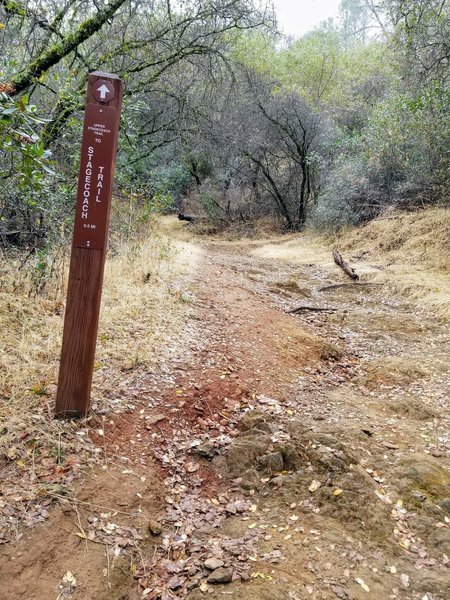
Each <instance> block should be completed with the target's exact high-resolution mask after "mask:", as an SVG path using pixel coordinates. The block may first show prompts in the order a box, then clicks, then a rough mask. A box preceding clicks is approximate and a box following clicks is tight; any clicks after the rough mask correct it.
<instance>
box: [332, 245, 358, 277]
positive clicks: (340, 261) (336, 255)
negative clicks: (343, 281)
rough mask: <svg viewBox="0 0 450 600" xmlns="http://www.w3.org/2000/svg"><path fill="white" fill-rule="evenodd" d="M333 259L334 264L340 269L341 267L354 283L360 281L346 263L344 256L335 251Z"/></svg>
mask: <svg viewBox="0 0 450 600" xmlns="http://www.w3.org/2000/svg"><path fill="white" fill-rule="evenodd" d="M333 258H334V262H335V263H336V264H337V265H338V267H341V269H342V270H343V271H344V273H346V274H347V275H348V276H349V277H350V278H351V279H353V280H354V281H357V280H358V279H359V275H357V274H356V273H355V271H354V270H353V269H352V268H351V267H350V265H348V264H347V263H346V262H345V260H344V259H343V258H342V256H341V255H340V253H339V252H338V251H337V250H336V249H334V250H333Z"/></svg>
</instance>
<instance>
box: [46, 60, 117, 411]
mask: <svg viewBox="0 0 450 600" xmlns="http://www.w3.org/2000/svg"><path fill="white" fill-rule="evenodd" d="M121 108H122V82H121V80H120V79H119V78H118V77H117V76H116V75H111V74H109V73H102V72H100V71H95V72H94V73H91V74H90V75H89V80H88V88H87V104H86V111H85V117H84V127H83V142H82V147H81V160H80V174H79V178H78V190H77V204H76V210H75V224H74V233H73V243H72V254H71V258H70V269H69V284H68V290H67V303H66V312H65V317H64V332H63V341H62V350H61V362H60V368H59V378H58V391H57V395H56V408H55V416H56V417H69V418H70V417H81V416H84V415H86V414H87V412H88V410H89V404H90V393H91V384H92V374H93V370H94V358H95V346H96V341H97V329H98V318H99V313H100V301H101V293H102V284H103V271H104V266H105V257H106V249H107V241H108V225H109V213H110V207H111V196H112V181H113V176H114V167H115V157H116V151H117V138H118V133H119V123H120V112H121Z"/></svg>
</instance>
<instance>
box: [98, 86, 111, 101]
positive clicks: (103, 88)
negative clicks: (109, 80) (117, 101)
mask: <svg viewBox="0 0 450 600" xmlns="http://www.w3.org/2000/svg"><path fill="white" fill-rule="evenodd" d="M97 92H100V100H104V99H105V98H106V94H110V93H111V92H110V91H109V90H108V88H107V87H106V85H105V84H103V85H101V86H100V87H99V88H97Z"/></svg>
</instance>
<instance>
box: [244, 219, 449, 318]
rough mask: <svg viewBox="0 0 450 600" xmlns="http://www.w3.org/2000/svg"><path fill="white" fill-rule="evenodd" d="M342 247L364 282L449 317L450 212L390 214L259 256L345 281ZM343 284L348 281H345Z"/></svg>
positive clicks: (287, 242) (295, 239)
mask: <svg viewBox="0 0 450 600" xmlns="http://www.w3.org/2000/svg"><path fill="white" fill-rule="evenodd" d="M335 246H337V247H339V249H340V250H341V251H342V253H343V254H344V256H345V258H346V259H347V260H349V262H350V263H351V264H352V266H354V268H355V270H356V271H357V273H359V274H360V275H361V276H362V277H363V279H364V280H365V281H371V282H375V283H382V284H387V285H388V286H389V289H390V291H391V293H392V294H394V295H398V296H401V297H403V298H405V299H407V300H409V301H411V302H414V303H416V304H417V305H418V306H423V307H426V308H431V309H433V310H434V311H435V312H436V313H437V314H438V315H441V316H443V317H447V316H449V315H450V274H449V271H450V263H449V259H448V256H449V249H450V209H444V208H433V209H427V210H423V211H418V212H415V213H400V212H394V211H392V212H389V213H387V214H386V215H384V216H383V217H380V218H379V219H377V220H375V221H372V222H370V223H368V224H367V225H366V226H364V227H358V228H356V227H355V228H349V229H347V230H344V231H342V232H340V233H339V234H337V235H335V236H330V235H320V234H317V233H313V232H309V231H306V232H304V233H301V234H298V235H295V236H289V238H288V239H283V238H280V239H279V240H277V241H276V243H274V242H273V241H272V243H268V244H264V245H263V246H260V247H259V248H257V249H256V250H254V254H255V255H257V256H262V257H267V258H278V259H281V260H288V261H292V262H297V263H299V264H309V263H311V264H316V265H320V266H321V267H323V268H324V269H327V270H328V271H330V272H331V273H332V272H335V273H336V279H339V278H341V277H342V278H344V279H345V276H344V275H342V274H341V273H340V271H339V270H338V268H337V267H336V266H335V265H334V263H333V258H332V256H331V250H332V248H333V247H335ZM344 279H343V280H344Z"/></svg>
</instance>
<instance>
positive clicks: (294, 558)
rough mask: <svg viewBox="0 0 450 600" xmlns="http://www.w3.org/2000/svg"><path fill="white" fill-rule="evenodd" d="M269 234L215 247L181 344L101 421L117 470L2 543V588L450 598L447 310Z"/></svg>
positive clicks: (37, 597)
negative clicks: (265, 244)
mask: <svg viewBox="0 0 450 600" xmlns="http://www.w3.org/2000/svg"><path fill="white" fill-rule="evenodd" d="M251 250H252V247H251V245H249V244H246V245H244V244H243V245H230V244H211V245H210V246H208V247H205V248H204V249H203V258H202V261H201V265H200V266H199V267H197V268H196V269H195V271H192V272H191V273H190V274H189V275H188V276H186V277H185V278H184V280H183V281H182V282H180V285H181V286H182V288H183V299H184V300H183V301H184V302H185V306H186V319H185V328H184V330H183V332H180V336H179V337H178V338H177V339H175V340H174V344H173V349H172V352H171V357H170V359H166V360H165V362H164V363H161V366H160V371H159V372H157V373H152V374H148V373H143V374H142V377H140V379H139V387H138V388H137V389H134V393H133V396H132V398H130V406H129V411H128V412H126V413H123V414H121V415H115V414H111V415H108V416H107V417H106V418H104V417H103V418H100V416H97V417H96V420H95V422H94V423H93V424H92V427H91V429H90V432H89V435H90V437H91V438H92V439H93V441H94V442H95V443H96V444H97V446H98V447H99V448H101V451H102V453H103V454H104V457H105V460H104V465H103V469H100V470H96V471H92V472H89V473H86V475H85V480H84V482H83V483H81V484H79V485H78V487H77V489H75V490H74V493H73V495H72V496H70V497H66V498H61V499H60V503H59V505H58V506H57V507H55V508H53V509H52V512H51V515H50V518H49V519H48V520H47V521H46V523H45V524H43V525H41V526H38V527H36V528H34V529H33V530H31V531H29V532H27V533H26V534H25V535H24V537H23V538H22V539H21V540H20V541H19V542H18V543H17V544H15V545H14V546H13V545H8V546H4V547H3V550H2V553H1V556H0V569H1V576H0V589H1V590H2V591H1V594H0V597H1V598H2V599H5V600H16V599H19V598H27V600H44V599H45V600H47V599H49V600H50V599H54V598H74V599H75V600H76V599H80V600H81V599H83V600H85V599H86V600H88V599H92V600H94V599H95V600H102V599H105V600H106V599H114V600H116V599H123V600H126V599H129V600H134V599H137V598H141V597H144V598H150V599H153V598H160V597H161V598H173V597H175V598H176V597H186V596H187V597H189V598H191V599H192V600H196V599H198V598H204V597H212V598H219V597H220V598H221V597H222V596H223V595H224V594H225V595H231V596H232V597H235V598H239V599H242V600H256V599H265V598H267V599H268V600H269V599H271V600H273V599H274V600H276V599H278V598H279V599H280V600H281V599H285V598H286V599H289V598H291V599H294V600H295V599H302V600H303V599H304V598H313V599H316V598H317V599H328V598H336V597H337V598H344V599H351V598H355V599H359V598H374V599H383V600H384V599H385V598H386V599H387V598H393V599H395V598H399V599H405V600H407V599H421V600H444V598H446V597H448V596H447V593H448V589H449V586H450V574H449V573H450V572H449V564H448V563H449V558H448V556H449V555H450V531H449V527H450V520H449V516H450V475H449V464H450V461H449V457H450V437H449V430H450V427H449V426H450V421H449V413H448V397H449V395H448V387H447V386H448V331H447V329H446V327H445V323H443V322H442V321H440V320H439V319H437V318H434V317H433V316H431V315H429V314H426V313H424V312H419V311H417V309H416V308H415V307H414V306H412V305H406V304H405V303H402V302H400V301H399V300H395V299H392V298H390V297H389V290H387V289H385V288H381V287H378V286H367V287H360V288H352V287H349V286H345V287H341V288H333V289H329V290H325V291H319V289H320V288H321V287H324V286H326V285H328V284H331V283H335V282H338V281H342V280H341V278H340V275H339V274H338V273H337V271H336V272H334V273H330V271H327V270H325V269H323V267H320V266H318V265H314V264H311V265H306V266H301V267H300V266H299V265H294V264H290V263H287V262H281V261H279V260H275V259H273V260H269V259H263V258H257V257H256V256H254V255H252V253H251ZM299 305H313V306H320V307H329V308H330V307H331V308H333V309H334V310H333V312H329V313H328V312H320V313H312V312H302V313H300V314H299V315H290V314H286V312H285V311H286V310H288V309H290V308H292V307H296V306H299ZM446 353H447V358H446ZM149 525H150V531H149ZM159 529H161V533H160V531H159ZM208 559H209V560H210V561H211V560H212V561H213V562H207V561H208ZM205 561H206V565H205ZM208 567H209V568H208ZM212 567H216V569H215V570H212ZM68 572H70V573H69V574H68ZM208 578H209V580H210V581H209V582H208V581H207V579H208ZM230 578H231V579H232V582H231V583H227V584H223V585H217V584H215V583H213V582H211V579H216V580H218V581H227V580H228V579H230ZM136 582H138V583H136Z"/></svg>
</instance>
